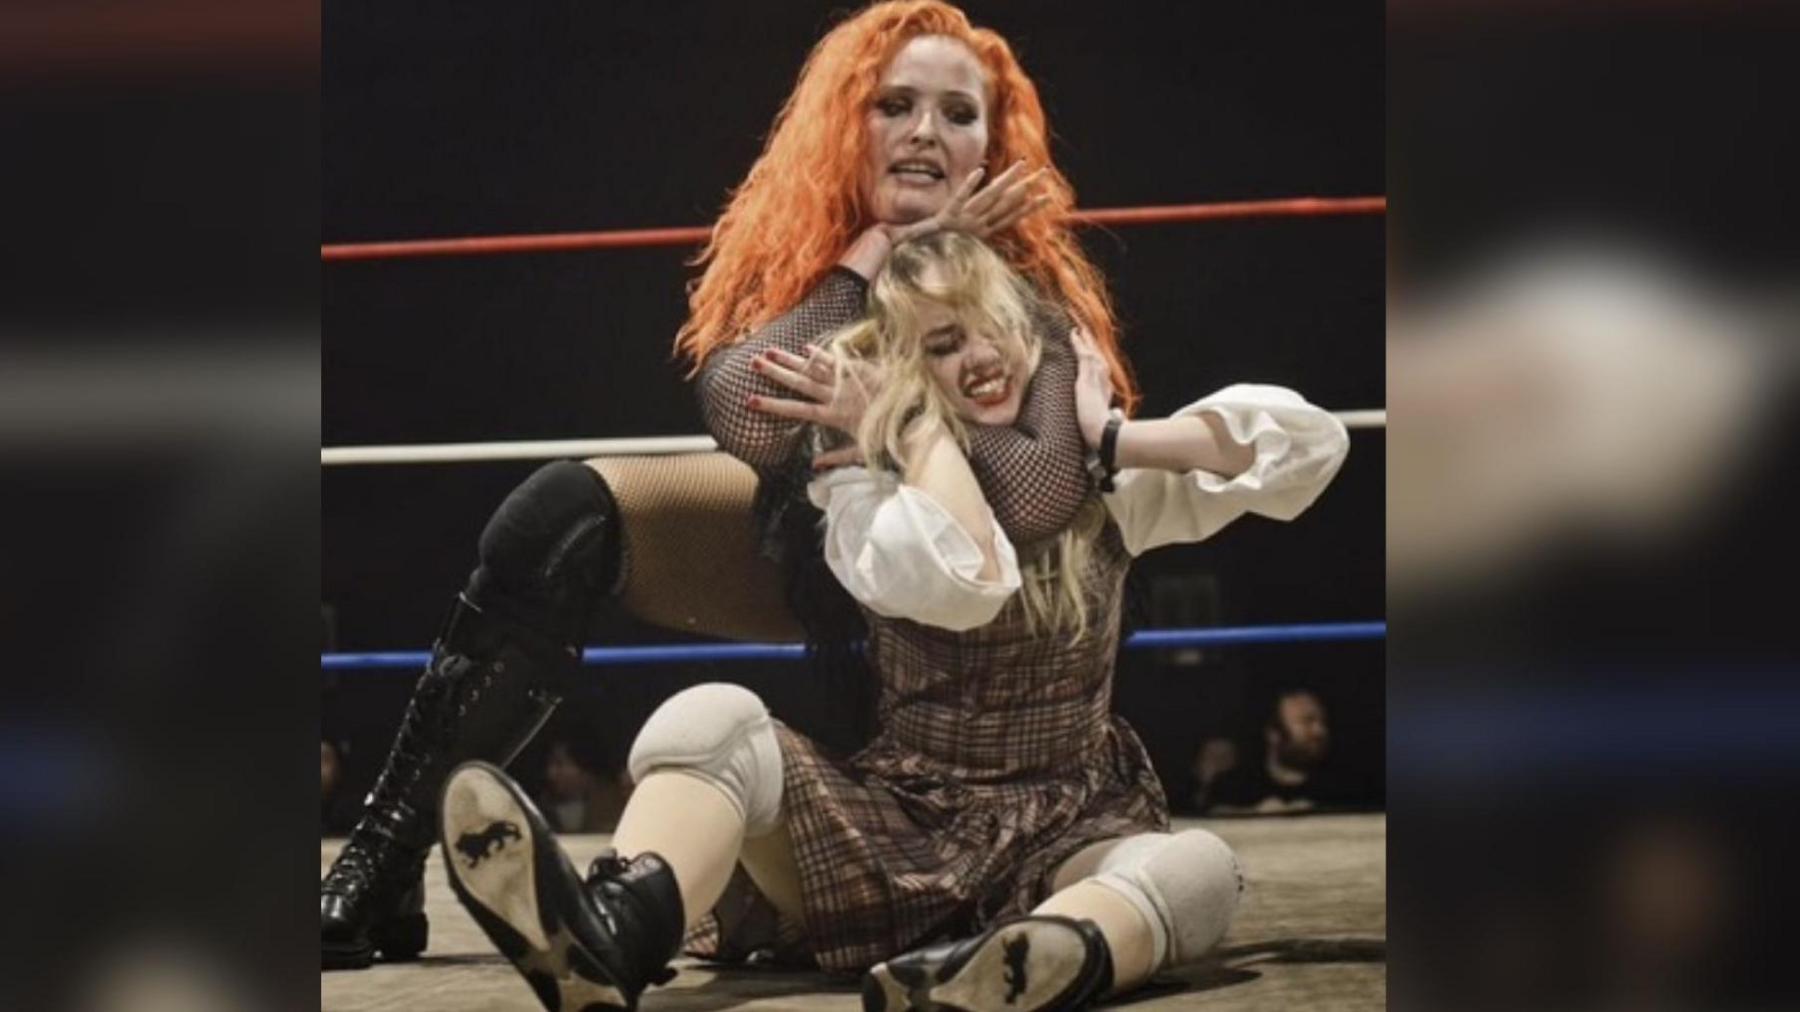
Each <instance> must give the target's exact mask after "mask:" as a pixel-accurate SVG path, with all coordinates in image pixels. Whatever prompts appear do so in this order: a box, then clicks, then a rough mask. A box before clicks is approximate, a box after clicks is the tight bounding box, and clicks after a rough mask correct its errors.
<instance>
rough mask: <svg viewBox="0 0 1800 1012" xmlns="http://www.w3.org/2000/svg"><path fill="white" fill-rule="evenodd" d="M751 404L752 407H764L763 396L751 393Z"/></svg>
mask: <svg viewBox="0 0 1800 1012" xmlns="http://www.w3.org/2000/svg"><path fill="white" fill-rule="evenodd" d="M750 406H751V407H752V408H760V407H762V398H761V397H757V396H756V395H754V394H752V395H751V396H750Z"/></svg>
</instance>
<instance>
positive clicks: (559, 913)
mask: <svg viewBox="0 0 1800 1012" xmlns="http://www.w3.org/2000/svg"><path fill="white" fill-rule="evenodd" d="M439 813H440V815H439V820H440V826H439V828H440V833H439V836H440V839H441V840H442V843H443V847H444V864H445V866H446V867H448V868H449V870H450V888H451V889H452V890H453V891H454V892H455V893H456V898H457V899H458V900H461V901H462V905H463V906H464V907H465V908H467V909H468V911H469V913H470V914H471V915H472V916H473V917H474V918H475V923H476V924H479V925H480V926H481V929H482V930H483V931H485V932H487V936H488V938H489V939H491V940H492V941H493V943H494V945H495V946H496V947H497V948H499V950H500V953H501V954H502V955H504V956H505V957H506V958H507V959H509V960H511V961H512V964H513V966H514V967H515V968H517V969H518V971H519V973H520V974H521V975H522V976H524V978H525V980H526V982H527V983H529V984H530V985H531V989H532V990H533V991H534V992H536V993H537V997H538V1001H539V1002H541V1003H542V1004H543V1006H544V1007H545V1008H547V1009H549V1010H550V1012H624V1010H631V1009H634V1008H636V1003H635V1002H633V1001H631V1000H630V999H629V998H627V997H626V995H625V993H624V992H623V991H622V990H620V988H619V987H618V985H617V983H616V981H614V980H613V978H612V977H611V976H610V975H609V974H608V973H607V972H606V971H605V970H604V969H603V968H602V966H601V964H600V962H599V961H598V960H596V959H595V958H594V957H593V955H592V954H591V953H589V952H588V951H587V950H586V949H585V948H583V947H582V945H581V943H580V942H579V941H577V940H576V938H575V936H574V934H573V933H572V932H571V931H570V930H569V928H568V925H569V923H570V922H571V921H573V920H574V919H575V917H576V916H577V912H576V911H577V909H578V907H577V905H578V904H579V902H580V900H579V897H580V894H581V889H582V884H581V877H580V876H579V875H577V874H576V873H575V869H574V867H573V866H572V865H570V864H569V859H568V858H567V857H566V856H564V854H563V852H562V848H560V847H558V846H557V844H556V839H555V836H554V834H552V833H551V832H550V830H549V826H548V824H547V823H546V822H545V821H544V819H543V816H541V815H539V814H538V811H537V807H536V806H535V805H533V804H532V803H531V800H530V799H529V798H527V797H525V795H524V794H523V793H521V792H520V791H519V789H518V787H517V786H516V785H514V784H513V782H512V781H511V780H509V779H508V778H507V777H506V775H505V774H503V773H501V772H500V770H499V769H497V768H495V767H493V766H490V765H488V764H486V763H467V764H464V765H463V766H460V767H458V768H457V769H456V771H455V772H454V773H452V774H451V775H450V779H449V780H448V781H447V782H446V783H445V784H444V797H443V804H442V805H441V806H440V807H439Z"/></svg>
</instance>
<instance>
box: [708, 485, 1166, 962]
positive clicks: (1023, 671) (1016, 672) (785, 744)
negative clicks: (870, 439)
mask: <svg viewBox="0 0 1800 1012" xmlns="http://www.w3.org/2000/svg"><path fill="white" fill-rule="evenodd" d="M1130 561H1131V558H1130V556H1129V554H1127V552H1126V551H1125V547H1124V545H1123V543H1122V541H1121V540H1120V537H1119V531H1118V528H1117V527H1116V526H1115V525H1114V524H1113V523H1112V521H1111V519H1110V518H1109V519H1108V520H1107V523H1106V525H1105V527H1104V528H1103V529H1102V533H1101V535H1100V537H1099V538H1098V539H1097V543H1096V545H1095V550H1094V551H1093V552H1092V554H1091V562H1090V569H1089V573H1088V586H1089V593H1090V595H1092V598H1091V600H1090V602H1089V604H1090V608H1091V609H1092V610H1091V611H1090V615H1092V616H1093V617H1094V623H1095V626H1094V627H1095V628H1097V629H1098V630H1099V631H1098V633H1094V632H1090V633H1089V635H1087V636H1086V637H1084V638H1083V639H1082V640H1081V641H1080V642H1079V643H1075V644H1070V643H1068V642H1067V637H1066V636H1064V637H1054V636H1050V637H1046V636H1037V637H1033V636H1030V635H1028V634H1027V633H1026V631H1025V627H1024V621H1023V611H1022V605H1021V603H1020V600H1019V599H1018V598H1017V597H1016V596H1015V598H1014V599H1013V600H1012V601H1010V602H1009V603H1008V604H1007V606H1006V608H1005V609H1004V610H1003V611H1002V612H1001V613H1000V616H999V617H998V618H997V619H995V620H994V621H993V622H992V623H990V624H988V625H986V626H983V627H981V628H978V629H974V630H971V631H969V632H963V633H957V632H951V631H948V630H944V629H938V628H934V627H931V626H924V625H920V624H918V623H915V622H910V621H907V620H905V619H890V618H883V617H880V616H877V615H875V614H873V613H867V614H868V620H869V628H870V637H869V651H870V655H869V657H870V664H871V667H872V668H873V669H874V670H875V671H876V672H877V673H878V675H879V678H880V683H881V692H880V702H879V711H878V713H879V730H878V731H877V733H876V735H875V737H874V739H873V740H872V741H871V742H870V744H869V745H868V746H867V747H866V748H864V749H863V750H862V751H861V752H859V753H857V754H856V755H854V756H851V757H850V758H848V759H847V760H834V759H833V758H831V757H830V756H827V755H826V754H825V753H824V752H823V751H821V750H820V749H819V748H818V747H817V746H816V745H814V744H813V743H812V742H811V741H809V740H808V739H806V738H805V737H803V736H801V735H799V734H797V733H795V732H794V731H792V730H790V729H788V728H786V727H778V733H779V738H780V741H781V751H782V760H783V763H784V766H785V778H784V787H783V789H784V793H783V795H782V812H783V815H784V816H785V817H786V819H787V824H788V829H789V832H790V834H791V836H792V838H793V842H794V850H795V856H796V858H797V859H798V863H799V868H800V881H801V892H802V897H803V901H804V905H805V924H804V925H803V926H802V925H792V924H777V923H776V921H775V918H774V917H773V912H772V909H771V908H769V906H768V904H767V903H766V901H763V900H762V899H761V897H760V896H757V895H755V894H754V892H753V887H749V886H748V877H747V876H743V875H742V874H741V873H740V876H739V879H738V880H737V881H736V882H735V883H734V886H733V888H732V889H731V890H730V891H728V893H727V896H726V898H725V899H724V900H723V901H721V904H720V907H719V908H718V909H717V910H716V911H715V914H716V916H715V917H714V918H709V919H707V920H706V921H704V922H702V923H701V924H699V925H697V926H696V928H695V929H694V931H693V932H692V933H690V935H689V939H688V948H689V951H691V952H694V953H695V954H696V955H702V956H712V957H716V958H721V959H736V958H744V957H746V956H749V955H751V954H752V953H755V952H757V951H758V950H763V951H767V952H771V953H773V954H774V955H776V956H777V957H786V958H804V957H810V958H811V959H812V960H813V961H816V962H817V964H818V965H819V966H820V967H822V968H824V969H827V970H842V971H853V970H859V969H861V968H863V967H866V966H869V965H871V964H873V963H876V962H879V961H881V960H883V959H886V958H888V957H890V956H893V955H896V954H898V953H901V952H904V951H907V950H908V949H912V948H915V947H917V946H919V945H920V944H923V943H926V942H929V941H933V940H937V939H942V938H953V937H960V936H964V935H968V934H972V933H974V932H977V931H979V930H981V929H982V928H983V927H984V926H985V925H986V924H987V923H989V922H991V921H992V920H994V919H995V918H999V917H1005V916H1008V915H1011V914H1018V913H1023V912H1025V911H1028V910H1030V909H1031V908H1032V907H1034V906H1036V905H1037V904H1038V903H1040V902H1042V901H1043V900H1044V899H1045V898H1046V897H1048V896H1049V895H1050V884H1051V880H1052V879H1053V877H1054V876H1055V874H1056V870H1057V868H1058V867H1059V866H1060V865H1061V864H1062V863H1063V862H1064V861H1065V860H1067V859H1068V858H1070V857H1071V856H1073V855H1074V854H1075V853H1076V852H1077V851H1079V850H1081V849H1082V848H1084V847H1086V846H1088V845H1090V844H1093V843H1097V842H1099V841H1102V840H1107V839H1111V838H1114V837H1119V836H1128V835H1131V834H1133V833H1144V832H1157V831H1166V830H1167V829H1168V821H1169V819H1168V803H1167V801H1166V800H1165V799H1164V797H1163V793H1162V788H1161V786H1160V785H1159V784H1158V782H1157V779H1156V774H1155V772H1154V771H1153V770H1152V769H1151V766H1150V758H1149V756H1148V754H1147V753H1146V752H1145V750H1144V746H1143V744H1142V743H1141V742H1140V741H1139V740H1138V738H1137V735H1136V734H1135V733H1133V732H1132V730H1131V728H1130V727H1129V726H1127V725H1126V723H1125V722H1124V721H1123V720H1121V719H1120V718H1118V717H1115V716H1113V715H1112V713H1111V704H1112V678H1113V661H1114V655H1115V653H1116V650H1117V647H1118V636H1119V607H1120V601H1121V599H1122V595H1123V585H1124V578H1125V572H1126V569H1127V568H1128V566H1129V564H1130Z"/></svg>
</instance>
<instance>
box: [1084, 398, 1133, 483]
mask: <svg viewBox="0 0 1800 1012" xmlns="http://www.w3.org/2000/svg"><path fill="white" fill-rule="evenodd" d="M1124 424H1125V412H1123V411H1120V410H1119V409H1118V408H1114V409H1112V410H1111V411H1109V412H1107V415H1106V428H1105V429H1104V430H1102V431H1101V433H1100V452H1099V455H1098V456H1093V457H1089V458H1088V473H1089V474H1091V475H1093V478H1094V484H1095V485H1098V486H1099V487H1100V491H1102V492H1111V491H1112V490H1113V478H1114V477H1115V476H1116V475H1118V473H1119V467H1118V464H1117V460H1118V452H1119V426H1121V425H1124Z"/></svg>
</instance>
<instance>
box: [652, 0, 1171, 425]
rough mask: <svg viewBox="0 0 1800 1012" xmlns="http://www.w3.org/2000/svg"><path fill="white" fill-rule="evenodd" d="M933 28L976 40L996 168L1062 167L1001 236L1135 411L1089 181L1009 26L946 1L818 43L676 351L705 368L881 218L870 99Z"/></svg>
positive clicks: (841, 30)
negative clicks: (1082, 229)
mask: <svg viewBox="0 0 1800 1012" xmlns="http://www.w3.org/2000/svg"><path fill="white" fill-rule="evenodd" d="M922 35H934V36H943V37H945V38H950V39H954V40H956V41H957V42H960V43H962V44H963V45H964V46H966V47H967V48H968V50H969V51H970V52H971V53H973V54H974V55H975V59H976V60H977V62H979V63H980V64H981V67H982V70H983V72H984V73H985V74H986V77H987V85H988V91H989V100H990V101H989V105H988V112H987V115H988V122H989V124H990V129H989V130H988V150H987V153H986V158H985V161H984V162H983V164H984V165H985V167H986V169H987V178H988V179H992V178H994V177H995V176H997V175H999V174H1000V172H1001V171H1002V170H1004V169H1005V168H1006V167H1007V166H1008V165H1011V164H1012V163H1013V162H1015V161H1023V162H1025V164H1026V165H1027V166H1029V167H1038V166H1043V167H1045V168H1047V169H1048V170H1049V171H1047V172H1045V173H1044V176H1043V178H1042V179H1041V180H1040V183H1039V186H1040V192H1041V193H1043V194H1044V195H1046V196H1048V197H1049V203H1048V204H1047V205H1046V206H1045V207H1044V208H1043V209H1042V210H1040V211H1038V212H1036V213H1034V214H1031V215H1029V216H1027V217H1026V218H1024V219H1023V220H1021V221H1020V222H1019V223H1018V224H1016V225H1014V226H1013V227H1012V228H1010V229H1008V230H1007V231H1006V232H1005V233H1003V234H1001V235H998V236H995V237H993V241H994V243H995V244H996V246H997V247H998V248H999V249H1000V251H1001V253H1002V255H1004V256H1005V257H1006V259H1007V261H1008V262H1010V263H1011V264H1012V265H1013V266H1014V267H1016V268H1017V269H1018V270H1019V272H1020V273H1021V274H1023V275H1024V276H1025V277H1027V278H1029V279H1031V281H1032V283H1033V284H1035V285H1037V286H1038V288H1039V289H1040V290H1042V291H1044V292H1046V293H1050V294H1053V295H1054V296H1055V297H1056V298H1057V299H1058V300H1059V301H1060V302H1061V303H1062V304H1063V305H1064V306H1066V307H1068V309H1069V311H1070V312H1071V313H1073V314H1074V316H1075V318H1076V319H1078V320H1080V321H1081V325H1082V327H1083V329H1084V330H1086V331H1087V333H1088V335H1089V336H1090V337H1092V338H1093V339H1094V341H1095V343H1096V344H1098V345H1099V347H1100V351H1101V354H1102V355H1104V356H1105V357H1106V360H1107V363H1108V365H1109V366H1110V367H1111V370H1112V380H1113V389H1114V390H1115V391H1117V392H1118V395H1119V397H1120V399H1121V400H1122V401H1123V403H1124V405H1125V407H1126V410H1127V411H1130V410H1132V408H1133V407H1134V406H1135V405H1136V404H1137V400H1138V393H1137V385H1136V383H1135V382H1134V381H1133V380H1132V377H1131V373H1130V370H1129V368H1128V366H1127V364H1126V362H1125V358H1124V356H1123V355H1122V354H1120V351H1119V339H1118V324H1117V321H1116V319H1115V317H1114V314H1113V307H1112V299H1111V297H1110V295H1109V294H1108V293H1107V289H1106V282H1105V280H1104V279H1103V278H1102V277H1101V275H1100V272H1099V271H1098V270H1097V269H1096V268H1095V267H1094V265H1093V264H1092V263H1091V262H1090V261H1089V260H1088V258H1087V254H1086V253H1084V252H1083V251H1082V249H1081V244H1080V243H1079V242H1078V241H1077V240H1076V239H1075V236H1074V233H1073V231H1072V230H1071V228H1070V219H1069V213H1070V212H1071V211H1073V210H1074V209H1075V190H1074V187H1073V186H1071V185H1070V184H1069V181H1068V179H1067V178H1065V177H1064V176H1063V174H1062V173H1061V172H1060V171H1058V170H1057V168H1056V166H1055V165H1054V164H1052V163H1051V161H1050V140H1049V138H1050V130H1049V126H1048V125H1047V123H1046V122H1045V119H1044V107H1043V104H1042V103H1041V102H1040V101H1039V99H1038V93H1037V87H1036V86H1035V85H1033V84H1032V83H1031V78H1029V77H1027V76H1026V74H1025V70H1024V68H1023V67H1021V66H1020V65H1019V61H1018V58H1017V57H1015V56H1014V55H1013V51H1012V47H1011V46H1009V45H1007V43H1006V40H1005V39H1004V38H1001V37H1000V35H999V34H997V33H995V32H993V31H991V30H989V29H986V28H976V27H975V26H974V25H972V24H970V23H969V18H968V16H967V15H965V14H964V13H963V12H962V11H960V10H957V9H956V8H955V7H952V6H950V5H949V4H946V3H941V2H939V0H892V2H888V3H877V4H873V5H871V6H869V7H867V8H864V9H863V10H861V11H859V12H858V13H857V14H855V15H854V16H853V17H851V18H849V19H847V20H845V21H844V22H843V23H841V24H839V25H838V26H837V27H836V28H833V29H832V30H831V31H830V32H829V33H828V34H826V36H825V37H824V38H823V39H821V40H819V43H818V45H817V46H815V47H813V51H812V54H811V55H810V56H808V57H807V60H806V65H805V66H804V67H802V68H801V70H800V79H799V81H798V82H797V83H796V84H795V85H794V91H793V93H792V94H791V95H789V96H788V100H787V102H786V104H785V105H783V106H782V108H781V111H780V112H779V113H777V114H776V116H775V125H774V127H773V128H772V129H771V130H770V132H769V137H768V141H767V142H766V144H765V145H764V147H763V151H762V154H761V155H760V156H759V157H758V158H757V160H756V164H754V165H752V166H751V167H750V172H749V174H748V175H747V176H745V177H744V181H743V182H742V183H740V184H738V187H737V189H736V190H734V191H733V192H732V194H731V199H730V202H729V203H728V204H727V205H726V207H725V210H724V212H723V213H722V214H720V215H719V220H718V221H717V222H716V223H715V224H714V225H713V230H712V237H711V239H710V240H709V241H708V242H707V244H706V247H705V248H704V249H703V250H701V251H700V254H699V255H698V256H697V257H696V258H695V259H694V261H693V263H694V265H696V266H699V267H702V268H704V271H703V273H702V274H701V275H700V278H699V279H698V280H697V281H696V282H694V283H693V284H692V285H691V286H690V288H689V290H688V317H687V320H686V322H684V323H683V324H682V325H681V329H680V331H679V332H677V334H676V336H675V350H676V353H677V354H678V355H681V356H684V357H686V358H687V359H688V361H689V363H690V365H691V367H692V371H693V372H696V373H697V372H698V371H699V369H700V366H701V365H702V364H704V363H705V361H706V359H707V357H708V356H710V355H711V354H712V353H713V352H714V351H717V350H718V349H719V348H721V347H726V346H728V345H731V344H735V343H737V342H738V341H741V340H743V338H744V336H745V335H746V334H748V333H750V332H751V331H753V330H755V329H756V328H758V327H761V326H763V325H764V324H767V323H768V322H770V321H771V320H773V319H775V318H776V317H777V316H780V315H781V314H782V313H785V312H787V311H788V310H790V309H792V308H793V307H794V306H795V305H796V304H797V303H799V301H800V300H801V299H802V298H803V297H804V296H805V295H806V293H807V292H809V291H811V290H812V289H813V288H814V287H815V286H817V285H818V283H819V281H820V279H822V278H824V276H825V275H826V273H827V272H829V271H830V270H831V268H832V265H833V264H835V263H837V261H838V258H839V257H841V256H842V255H843V253H844V250H845V249H846V248H847V247H848V246H849V245H850V242H851V240H853V239H854V238H855V237H856V236H857V235H858V234H860V233H861V232H862V231H863V230H865V229H867V228H869V227H870V226H872V225H874V224H875V223H876V222H875V220H874V217H873V214H872V213H871V211H870V209H869V207H868V206H867V201H866V198H865V195H864V194H863V191H862V179H863V167H864V165H865V163H866V161H867V154H868V150H867V149H868V144H869V130H868V113H869V108H870V106H871V105H872V104H873V102H874V101H875V96H876V91H877V90H878V88H879V87H880V85H881V75H882V72H883V71H884V70H885V69H886V67H887V65H888V63H889V62H891V61H892V60H893V58H894V55H895V54H896V53H898V52H899V51H900V49H901V48H902V47H904V46H905V45H906V44H907V43H908V42H910V41H911V40H913V39H915V38H918V37H919V36H922Z"/></svg>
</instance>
